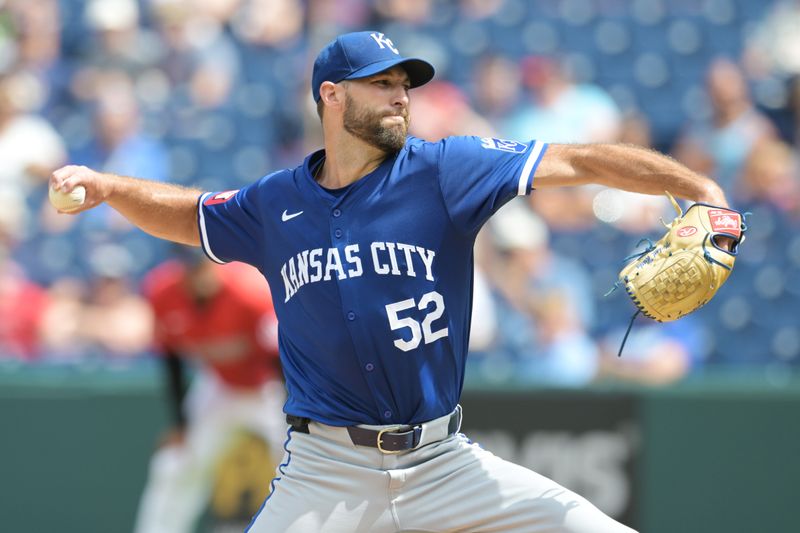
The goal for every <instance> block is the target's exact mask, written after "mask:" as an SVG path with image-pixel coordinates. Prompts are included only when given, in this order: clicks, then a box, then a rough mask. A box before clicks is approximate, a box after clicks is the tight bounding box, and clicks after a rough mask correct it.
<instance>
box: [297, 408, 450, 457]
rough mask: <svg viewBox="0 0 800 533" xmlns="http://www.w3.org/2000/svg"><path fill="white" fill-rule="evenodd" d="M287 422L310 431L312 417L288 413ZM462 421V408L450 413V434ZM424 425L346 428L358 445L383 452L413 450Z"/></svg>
mask: <svg viewBox="0 0 800 533" xmlns="http://www.w3.org/2000/svg"><path fill="white" fill-rule="evenodd" d="M286 422H287V423H288V424H289V425H290V426H292V429H294V430H295V431H297V432H299V433H308V432H309V431H308V424H309V423H310V422H311V419H310V418H304V417H300V416H294V415H286ZM460 422H461V409H456V410H455V411H453V413H452V414H451V415H450V420H449V421H448V423H447V435H448V436H450V435H453V434H454V433H455V432H456V431H458V427H459V424H460ZM422 426H423V424H416V425H414V426H408V425H406V426H399V427H389V428H387V429H380V430H376V429H367V428H362V427H358V426H347V427H346V428H345V429H347V433H348V434H349V435H350V440H351V441H353V444H355V445H357V446H369V447H371V448H378V449H379V450H380V451H382V452H403V451H406V450H413V449H414V448H416V447H417V446H418V445H419V441H420V437H422Z"/></svg>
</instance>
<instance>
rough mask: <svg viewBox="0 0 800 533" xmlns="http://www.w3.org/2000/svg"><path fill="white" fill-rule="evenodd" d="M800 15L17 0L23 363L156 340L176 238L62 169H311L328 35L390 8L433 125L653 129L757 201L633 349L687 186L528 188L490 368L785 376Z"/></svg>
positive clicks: (581, 2)
mask: <svg viewBox="0 0 800 533" xmlns="http://www.w3.org/2000/svg"><path fill="white" fill-rule="evenodd" d="M798 27H800V1H798V0H776V1H772V2H764V1H758V0H704V1H700V2H698V1H694V0H693V1H689V0H634V1H626V0H563V1H558V2H553V1H545V0H541V1H538V0H536V1H534V0H531V1H528V0H450V1H447V0H85V1H83V0H37V1H35V2H31V1H26V0H0V161H2V165H0V199H1V200H2V208H0V360H5V361H12V360H13V361H26V362H30V363H41V364H71V363H74V362H80V361H85V360H87V359H91V360H101V361H106V360H112V361H120V360H124V361H130V362H132V363H133V364H135V362H136V361H140V360H144V359H146V358H148V357H149V356H150V355H149V354H150V353H151V342H152V338H153V318H152V311H151V309H150V307H149V305H148V303H147V302H146V300H144V299H143V298H142V296H141V281H142V279H143V277H144V275H145V274H146V273H147V272H148V271H149V270H151V269H152V268H154V267H155V266H156V265H158V264H159V263H161V262H163V261H164V260H166V259H168V258H169V256H170V246H169V245H168V244H166V243H163V242H161V241H158V240H156V239H154V238H151V237H149V236H147V235H145V234H143V233H142V232H140V231H139V230H137V229H135V228H133V227H132V226H131V225H130V224H129V223H127V222H126V221H125V220H124V219H122V218H121V217H120V216H118V215H117V214H116V213H115V212H114V211H113V210H112V209H110V208H108V207H106V206H102V207H100V208H97V209H94V210H92V211H90V212H87V213H84V214H82V215H80V216H77V217H71V216H67V215H59V214H57V213H56V212H55V211H54V210H53V209H52V208H51V207H49V205H48V204H47V185H46V183H47V177H48V176H49V173H50V172H51V171H52V170H54V169H55V168H57V167H59V166H61V165H62V164H65V163H67V162H69V163H73V164H82V165H87V166H91V167H93V168H96V169H101V170H104V171H108V172H114V173H118V174H125V175H133V176H140V177H146V178H150V179H156V180H165V181H170V182H175V183H181V184H187V185H193V186H197V187H200V188H202V189H205V190H214V191H218V190H227V189H234V188H238V187H241V186H243V185H244V184H247V183H249V182H252V181H254V180H256V179H258V178H259V177H261V176H262V175H264V174H266V173H268V172H270V171H272V170H274V169H277V168H283V167H287V166H294V165H296V164H298V163H299V162H300V161H301V160H302V157H303V156H304V155H305V154H306V153H307V152H308V151H310V150H312V149H316V148H318V147H319V146H320V145H321V138H320V134H321V132H320V128H319V127H318V121H317V118H316V115H315V113H314V109H313V106H312V103H313V102H312V99H311V98H310V91H309V84H308V83H309V82H308V77H309V75H310V64H311V61H313V57H314V56H315V55H316V53H317V51H318V50H319V49H320V48H321V47H322V46H323V45H324V44H325V43H326V42H328V41H329V40H330V39H332V38H333V37H334V36H335V35H336V34H338V33H341V32H345V31H352V30H361V29H366V28H374V29H377V30H380V31H384V32H385V33H386V34H387V35H388V36H390V37H391V39H392V40H393V41H394V43H395V44H396V45H397V46H398V47H399V48H400V49H401V50H402V52H403V54H404V55H406V56H415V55H417V56H421V57H424V58H426V59H428V60H429V61H431V62H432V63H433V64H434V65H436V67H437V77H436V79H435V81H434V82H432V83H430V84H428V85H426V86H424V87H422V88H419V89H416V90H414V92H413V93H412V110H413V111H412V121H411V124H412V133H413V134H414V135H417V136H419V137H422V138H425V139H429V140H437V139H440V138H442V137H444V136H448V135H461V134H471V135H478V136H492V137H499V138H508V139H516V140H523V141H524V140H529V139H541V140H544V141H548V142H580V143H587V142H626V143H633V144H638V145H643V146H649V147H653V148H656V149H659V150H661V151H664V152H666V153H669V154H671V155H672V156H673V157H675V158H676V159H678V160H679V161H681V162H683V163H685V164H686V165H688V166H690V167H691V168H693V169H695V170H697V171H700V172H703V173H705V174H707V175H709V176H711V177H713V178H714V179H716V180H718V181H719V183H720V184H721V185H722V186H723V188H724V189H725V191H726V193H727V195H728V198H729V201H730V203H731V205H732V206H733V207H736V208H739V209H741V210H743V211H747V212H749V213H751V214H750V215H748V217H747V221H748V225H749V226H750V231H749V232H748V234H747V241H746V242H745V244H743V245H742V248H741V250H742V252H741V257H740V258H739V260H738V262H737V265H736V268H735V272H734V274H733V275H732V276H731V278H730V280H729V282H728V284H727V285H726V286H725V287H723V289H722V290H721V291H720V293H719V294H718V296H717V298H716V299H715V300H714V301H712V302H711V303H709V304H708V305H707V306H706V307H705V308H703V309H702V310H700V311H699V312H697V313H695V314H694V315H691V316H689V317H686V318H684V319H682V320H680V321H677V322H673V323H669V324H656V323H653V322H651V321H649V320H647V319H637V320H636V321H635V323H634V326H633V329H632V333H631V337H630V339H629V340H628V343H627V345H626V348H625V352H624V354H623V356H622V357H621V358H618V357H617V350H618V348H619V345H620V341H621V338H622V335H623V333H624V331H625V328H626V327H627V323H628V320H629V319H630V316H631V315H632V314H633V312H634V310H635V309H634V307H633V305H632V304H631V303H630V301H629V300H628V298H627V295H625V294H624V291H616V292H612V293H611V294H609V295H607V296H604V295H605V294H606V293H607V292H608V290H609V289H610V288H612V287H613V285H614V282H615V280H616V275H617V272H618V271H619V268H620V267H621V265H622V258H623V257H625V256H627V255H628V254H630V253H631V252H632V251H634V249H635V247H636V243H637V242H638V241H639V239H640V238H641V237H651V238H652V237H656V236H658V235H659V234H660V233H662V232H663V227H662V225H661V220H660V219H663V220H665V221H669V220H671V218H672V217H673V216H674V210H673V209H672V207H671V205H670V203H669V202H668V201H667V200H666V199H665V198H661V197H649V196H642V195H635V194H630V193H623V192H619V191H615V190H609V189H603V188H600V187H581V188H574V189H561V190H553V191H550V190H548V191H535V192H534V193H533V194H532V195H531V198H530V200H529V201H528V200H517V201H515V202H512V203H511V204H509V205H508V206H506V207H504V208H503V209H502V210H501V211H500V212H499V213H498V214H497V215H496V217H495V218H494V219H493V220H492V221H491V222H490V223H489V224H488V225H487V227H486V228H485V230H484V231H483V232H482V234H481V235H480V237H479V242H478V246H477V248H476V262H477V272H476V279H475V298H474V300H475V313H474V316H473V328H472V329H473V332H472V333H473V334H472V342H471V351H472V354H471V357H470V359H469V365H470V367H469V378H470V380H475V381H481V382H491V383H510V382H516V383H528V382H530V383H534V382H535V383H545V384H554V385H559V386H581V385H583V384H586V383H589V382H592V381H595V380H598V379H608V378H611V379H622V380H633V381H637V382H643V383H649V384H661V383H670V382H673V381H675V380H679V379H681V378H683V377H684V376H686V375H688V374H690V373H701V372H703V371H704V370H705V369H708V368H712V367H715V366H727V367H736V368H748V369H750V370H751V371H753V372H767V373H768V374H769V375H770V376H773V377H774V376H780V375H782V373H784V372H785V371H787V370H790V369H791V368H792V367H796V366H797V365H798V364H799V363H800V322H798V320H797V318H796V312H797V309H798V308H800V283H798V281H797V280H798V279H800V276H798V274H800V233H798V231H797V230H798V228H800V167H798V157H800V82H798V80H800V39H798V37H797V28H798ZM534 187H535V183H534ZM792 280H794V281H792Z"/></svg>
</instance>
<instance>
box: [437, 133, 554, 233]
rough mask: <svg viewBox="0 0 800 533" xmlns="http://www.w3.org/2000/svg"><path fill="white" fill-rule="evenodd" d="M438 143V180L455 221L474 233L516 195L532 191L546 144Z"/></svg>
mask: <svg viewBox="0 0 800 533" xmlns="http://www.w3.org/2000/svg"><path fill="white" fill-rule="evenodd" d="M438 144H439V150H440V153H439V159H438V161H439V183H440V186H441V189H442V195H443V196H444V200H445V205H446V206H447V210H448V213H449V215H450V218H451V220H452V221H453V223H454V224H455V225H456V226H457V227H458V228H459V229H461V230H462V231H464V232H465V233H475V232H477V231H478V230H479V229H480V228H481V226H482V225H483V224H484V222H486V220H488V218H489V217H490V216H491V215H492V214H494V212H495V211H497V210H498V209H500V208H501V207H502V206H503V205H504V204H505V203H506V202H508V201H509V200H511V199H512V198H514V197H515V196H522V195H526V194H529V193H530V192H531V190H532V188H533V176H534V174H535V173H536V168H537V167H538V165H539V162H540V161H541V160H542V157H543V156H544V153H545V151H546V150H547V146H548V145H547V143H544V142H542V141H530V142H527V143H523V142H517V141H509V140H503V139H493V138H490V137H483V138H481V137H449V138H447V139H444V140H443V141H441V142H440V143H438Z"/></svg>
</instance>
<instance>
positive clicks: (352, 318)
mask: <svg viewBox="0 0 800 533" xmlns="http://www.w3.org/2000/svg"><path fill="white" fill-rule="evenodd" d="M355 319H356V314H355V313H354V312H352V311H350V312H349V313H347V320H355Z"/></svg>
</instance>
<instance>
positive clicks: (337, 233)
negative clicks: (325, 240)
mask: <svg viewBox="0 0 800 533" xmlns="http://www.w3.org/2000/svg"><path fill="white" fill-rule="evenodd" d="M333 234H334V235H335V236H336V238H337V239H338V238H339V237H341V236H342V230H340V229H338V228H337V229H336V231H334V232H333Z"/></svg>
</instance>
